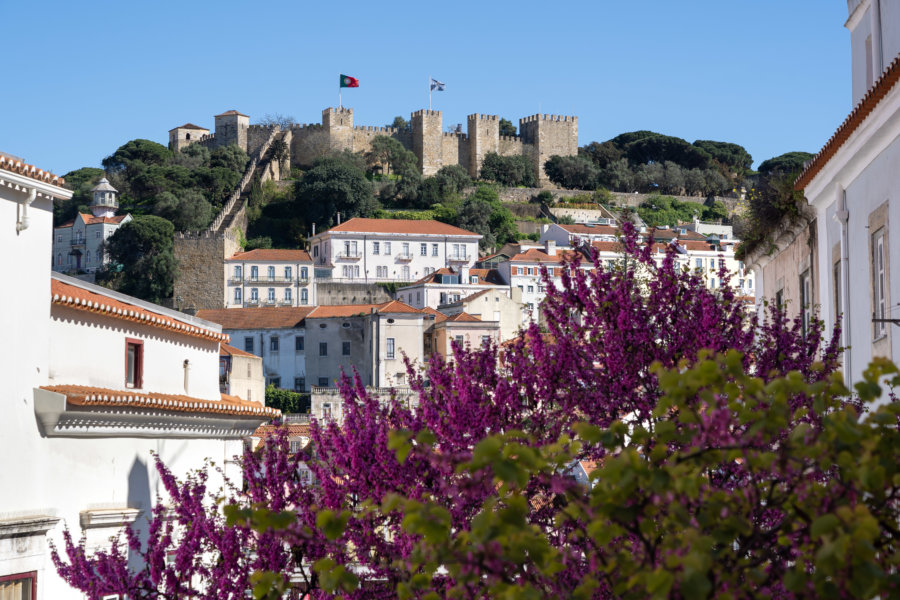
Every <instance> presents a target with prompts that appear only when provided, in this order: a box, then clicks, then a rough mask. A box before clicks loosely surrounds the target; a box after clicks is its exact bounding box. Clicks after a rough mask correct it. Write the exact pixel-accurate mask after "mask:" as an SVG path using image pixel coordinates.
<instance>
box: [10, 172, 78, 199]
mask: <svg viewBox="0 0 900 600" xmlns="http://www.w3.org/2000/svg"><path fill="white" fill-rule="evenodd" d="M0 187H7V188H11V189H14V190H16V191H25V190H26V189H31V188H34V189H36V190H37V193H38V194H39V195H41V196H44V197H46V198H58V199H60V200H68V199H69V198H71V197H72V194H74V193H75V192H73V191H72V190H67V189H66V188H62V187H58V186H55V185H52V184H49V183H46V182H44V181H39V180H37V179H32V178H31V177H25V176H24V175H20V174H19V173H13V172H12V171H7V170H5V169H4V170H0Z"/></svg>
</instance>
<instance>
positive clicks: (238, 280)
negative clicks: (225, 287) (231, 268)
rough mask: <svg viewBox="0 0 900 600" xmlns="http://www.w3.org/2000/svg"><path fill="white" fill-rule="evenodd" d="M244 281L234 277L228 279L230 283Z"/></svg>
mask: <svg viewBox="0 0 900 600" xmlns="http://www.w3.org/2000/svg"><path fill="white" fill-rule="evenodd" d="M243 281H244V278H243V277H240V276H235V275H232V276H231V277H229V278H228V283H242V282H243Z"/></svg>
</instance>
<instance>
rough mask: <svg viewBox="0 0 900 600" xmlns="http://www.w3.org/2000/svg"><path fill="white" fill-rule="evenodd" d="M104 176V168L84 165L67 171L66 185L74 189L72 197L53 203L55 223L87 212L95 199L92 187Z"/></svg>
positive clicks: (57, 224) (56, 224)
mask: <svg viewBox="0 0 900 600" xmlns="http://www.w3.org/2000/svg"><path fill="white" fill-rule="evenodd" d="M103 176H104V172H103V169H97V168H94V167H83V168H81V169H76V170H74V171H70V172H69V173H66V174H65V176H64V178H65V180H66V187H67V188H69V189H70V190H72V191H73V192H74V193H73V194H72V198H70V199H69V200H62V201H59V202H54V203H53V225H54V226H59V225H62V224H63V223H66V222H68V221H71V220H72V219H74V218H75V217H77V216H78V213H79V212H87V210H88V206H90V204H91V202H92V201H93V195H92V194H91V188H93V187H94V186H95V185H97V182H98V181H100V178H102V177H103Z"/></svg>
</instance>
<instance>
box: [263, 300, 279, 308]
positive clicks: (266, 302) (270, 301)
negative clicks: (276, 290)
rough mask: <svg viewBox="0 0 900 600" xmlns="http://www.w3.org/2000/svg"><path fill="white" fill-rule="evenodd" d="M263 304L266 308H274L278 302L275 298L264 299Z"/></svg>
mask: <svg viewBox="0 0 900 600" xmlns="http://www.w3.org/2000/svg"><path fill="white" fill-rule="evenodd" d="M263 303H264V304H265V305H266V306H275V305H276V304H277V303H278V300H276V299H275V298H266V299H265V300H263Z"/></svg>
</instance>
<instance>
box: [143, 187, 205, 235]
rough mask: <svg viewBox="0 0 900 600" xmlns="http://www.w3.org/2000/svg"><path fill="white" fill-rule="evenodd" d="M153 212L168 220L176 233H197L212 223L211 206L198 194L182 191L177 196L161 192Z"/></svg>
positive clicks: (191, 191)
mask: <svg viewBox="0 0 900 600" xmlns="http://www.w3.org/2000/svg"><path fill="white" fill-rule="evenodd" d="M153 212H154V213H155V214H156V215H157V216H160V217H163V218H164V219H168V220H169V221H171V222H172V225H174V226H175V230H176V231H199V230H201V229H204V228H205V227H206V226H207V225H209V222H210V221H212V217H213V212H212V205H211V204H210V203H209V202H207V200H206V198H205V197H204V196H203V194H201V193H200V192H196V191H194V190H184V191H181V192H179V193H178V194H177V195H176V194H173V193H172V192H163V193H162V194H160V195H159V196H158V197H157V199H156V204H155V206H154V207H153Z"/></svg>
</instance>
